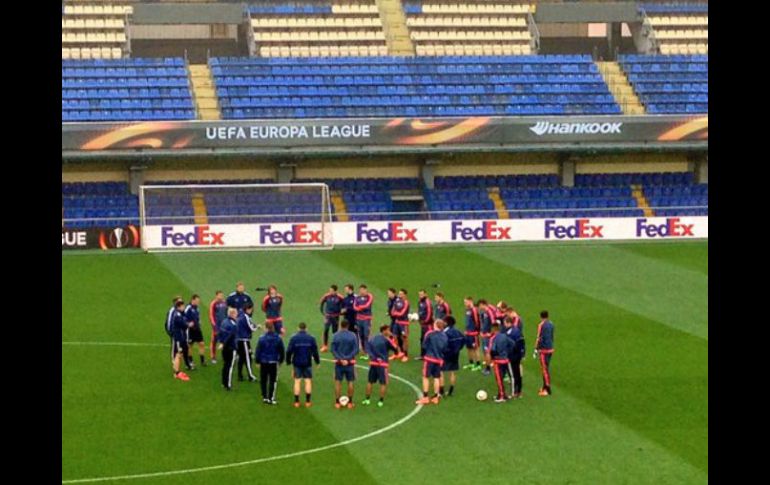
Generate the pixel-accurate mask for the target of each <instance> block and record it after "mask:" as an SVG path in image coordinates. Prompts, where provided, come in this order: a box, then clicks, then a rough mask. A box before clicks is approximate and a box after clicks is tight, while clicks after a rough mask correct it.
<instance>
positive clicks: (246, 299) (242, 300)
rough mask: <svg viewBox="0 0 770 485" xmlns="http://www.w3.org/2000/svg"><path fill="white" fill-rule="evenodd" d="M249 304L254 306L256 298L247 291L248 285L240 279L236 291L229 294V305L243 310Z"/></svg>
mask: <svg viewBox="0 0 770 485" xmlns="http://www.w3.org/2000/svg"><path fill="white" fill-rule="evenodd" d="M247 304H250V305H251V306H254V300H252V299H251V296H250V295H249V294H248V293H246V287H245V286H244V285H243V283H242V282H240V281H239V282H238V283H237V284H236V285H235V291H234V292H232V293H230V294H229V295H227V306H229V307H232V308H235V309H236V310H243V309H244V308H245V307H246V305H247Z"/></svg>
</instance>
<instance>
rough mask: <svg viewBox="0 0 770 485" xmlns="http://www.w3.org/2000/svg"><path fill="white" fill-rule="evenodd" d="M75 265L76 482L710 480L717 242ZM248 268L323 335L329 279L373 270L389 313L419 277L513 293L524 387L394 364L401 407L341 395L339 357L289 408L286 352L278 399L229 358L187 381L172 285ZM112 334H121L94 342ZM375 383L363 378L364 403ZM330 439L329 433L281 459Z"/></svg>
mask: <svg viewBox="0 0 770 485" xmlns="http://www.w3.org/2000/svg"><path fill="white" fill-rule="evenodd" d="M62 270H63V275H62V300H63V305H62V341H63V342H62V478H63V480H64V481H65V482H66V481H70V480H73V481H74V480H78V479H85V478H98V477H115V476H130V475H137V474H140V475H141V474H151V475H150V476H146V477H140V478H134V479H133V480H131V481H132V482H138V483H153V484H161V483H162V484H166V483H185V484H207V483H276V484H278V483H284V484H285V483H324V484H325V483H329V484H332V483H334V484H338V483H342V482H344V483H347V484H359V485H363V484H369V483H408V484H412V483H419V484H423V485H424V484H434V483H435V484H438V483H443V484H446V483H484V484H508V483H581V484H583V483H585V484H595V483H612V484H616V483H634V484H636V483H706V482H707V481H708V243H707V242H679V243H675V242H661V243H613V244H610V243H599V244H580V243H576V244H557V243H551V244H512V245H484V246H468V247H461V246H452V247H448V246H447V247H431V248H416V247H412V248H396V247H383V248H365V249H364V248H356V249H339V248H338V249H334V250H333V251H312V252H311V251H308V252H301V251H285V252H239V253H235V252H220V253H216V252H212V253H196V254H180V253H175V254H161V255H155V254H151V255H148V254H143V253H119V252H111V253H93V252H89V253H74V252H72V253H66V254H65V253H63V254H62ZM237 280H244V281H245V282H246V283H247V288H253V287H255V286H257V285H266V284H268V283H275V284H276V285H278V287H279V289H280V291H281V292H282V293H283V294H284V295H285V297H286V301H285V304H284V318H285V320H286V322H287V323H288V325H289V329H288V330H289V331H291V332H293V331H294V328H295V326H296V323H297V322H299V321H301V320H304V321H306V322H308V324H309V325H310V330H311V332H312V333H313V334H315V335H316V336H319V337H320V334H321V329H322V320H321V316H320V314H319V312H318V305H317V302H318V298H319V297H320V296H321V294H322V293H323V292H324V291H325V290H326V288H327V287H328V285H329V284H330V283H337V284H339V285H340V286H342V285H343V284H345V283H348V282H352V283H354V284H356V285H357V284H360V283H366V284H368V285H369V288H370V290H371V291H373V292H374V294H375V303H374V305H375V307H374V314H375V317H378V318H379V320H375V322H378V323H379V322H384V321H385V319H384V314H385V308H386V307H385V290H386V289H387V288H388V287H390V286H395V287H402V286H403V287H406V288H407V289H409V291H410V300H411V301H412V303H413V308H415V304H416V299H417V297H416V293H417V290H418V289H420V288H421V287H424V286H428V285H429V284H431V283H433V282H440V283H441V289H442V290H443V291H444V292H445V293H446V294H447V297H448V301H449V302H450V304H451V305H452V308H453V310H454V311H455V313H458V312H459V311H460V310H461V307H462V298H463V296H465V295H467V294H470V295H472V296H473V297H475V298H479V297H485V298H487V299H488V300H493V301H497V300H500V299H504V300H506V301H508V302H511V303H513V304H514V305H515V306H516V307H517V309H518V310H519V313H520V314H521V315H522V317H523V319H524V322H525V337H526V341H527V359H526V362H525V367H524V399H522V400H518V401H511V402H507V403H505V404H494V403H493V402H491V400H488V401H486V402H483V403H482V402H478V401H476V400H475V398H474V394H475V392H476V391H477V390H478V389H486V390H487V391H488V392H490V394H494V388H495V387H494V378H492V377H484V376H482V375H481V374H480V373H478V372H473V373H471V372H469V371H461V372H460V375H459V377H458V388H457V391H456V395H455V396H454V397H452V398H448V399H446V400H445V401H444V402H442V403H441V404H440V405H439V406H426V407H424V408H422V409H417V408H415V405H414V400H415V391H414V389H413V388H412V387H410V386H409V385H408V384H406V383H404V382H401V381H398V380H395V379H394V380H392V381H391V385H390V389H389V397H388V399H387V400H386V406H385V407H384V408H381V409H380V408H377V407H376V406H370V407H362V406H358V407H357V408H356V409H354V410H352V411H350V410H343V411H340V410H336V409H334V408H333V406H332V403H333V398H332V378H331V375H332V365H333V364H331V363H329V362H323V363H322V364H321V367H320V369H319V370H318V371H316V378H315V382H314V384H315V389H314V393H313V398H314V399H313V400H314V403H315V406H314V407H313V408H310V409H305V408H300V409H294V408H293V407H291V406H290V402H291V388H290V382H289V381H290V379H289V370H288V369H286V368H282V370H281V371H280V373H279V387H278V401H279V406H274V407H268V406H264V405H263V404H262V403H261V398H260V397H259V385H258V384H257V383H254V384H250V383H248V382H245V383H238V382H235V389H234V391H233V392H231V393H225V392H224V391H223V390H222V389H221V387H220V383H219V372H220V366H221V363H220V364H217V365H216V366H210V367H206V368H198V370H196V371H194V372H192V373H190V376H191V381H190V382H187V383H184V382H181V381H178V380H174V379H172V377H171V371H170V363H169V348H168V340H167V337H166V335H165V333H164V331H163V329H162V322H163V319H164V316H165V312H166V310H167V309H168V307H169V304H170V299H171V297H172V296H173V295H175V294H183V295H185V298H187V297H189V295H190V294H191V293H192V292H197V293H200V294H201V295H202V296H203V301H204V303H203V305H202V306H206V305H207V304H208V302H209V301H210V299H211V297H212V296H213V293H214V291H215V290H216V289H223V290H225V291H226V292H230V291H232V290H233V288H234V284H235V282H236V281H237ZM251 293H252V296H254V292H253V291H252V292H251ZM544 308H545V309H548V310H549V311H550V312H551V317H552V320H553V322H554V324H555V326H556V349H557V350H556V353H555V355H554V357H553V362H552V379H553V390H554V395H553V396H552V397H550V398H540V397H538V396H537V390H538V388H539V387H540V383H541V380H540V375H539V369H538V366H537V362H536V361H535V360H533V359H532V357H531V349H532V345H533V343H534V340H535V335H536V331H537V323H538V316H537V315H538V312H539V311H540V310H542V309H544ZM204 310H205V308H204ZM415 311H416V310H415ZM202 313H203V312H202ZM458 323H459V324H460V325H462V320H461V319H460V322H458ZM204 328H205V327H204ZM412 332H413V333H412V335H414V334H415V332H416V333H419V329H418V328H416V327H413V328H412ZM204 334H205V336H206V339H207V341H208V338H209V334H208V333H206V332H204ZM94 342H97V343H98V342H102V343H113V344H116V345H93V344H85V343H94ZM117 344H120V345H117ZM124 344H146V345H124ZM417 349H418V346H417V342H416V341H415V339H414V338H412V342H411V352H412V354H416V353H417V351H418V350H417ZM194 355H196V361H197V350H196V351H195V352H194ZM325 356H326V357H328V356H329V354H325ZM465 361H466V358H465V352H464V351H463V354H462V355H461V364H462V363H465ZM420 370H421V366H420V363H419V362H414V361H413V362H409V363H406V364H402V363H400V362H398V363H393V364H392V365H391V373H392V374H395V375H398V376H400V377H402V378H404V379H405V380H406V381H409V382H411V383H414V384H416V385H418V386H419V385H420ZM362 376H363V372H359V379H361V377H362ZM363 387H364V380H363V379H361V380H359V381H358V383H357V386H356V393H357V395H356V401H359V400H360V399H361V398H362V397H363ZM395 423H398V424H397V425H396V426H393V425H394V424H395ZM389 426H390V428H388V427H389ZM367 435H371V436H367ZM358 437H364V438H362V439H359V440H357V441H353V442H351V443H349V444H344V445H338V446H334V445H335V444H338V443H341V442H345V441H347V440H354V439H355V438H358ZM316 448H325V449H322V450H320V451H315V452H310V453H306V454H303V455H300V456H293V457H288V458H281V455H285V454H291V453H294V452H299V451H311V450H314V449H316ZM210 467H214V468H210ZM198 468H206V469H205V470H199V471H191V470H194V469H198ZM172 472H173V473H172ZM176 472H180V473H176ZM156 473H157V474H156ZM152 474H156V475H152Z"/></svg>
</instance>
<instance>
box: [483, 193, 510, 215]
mask: <svg viewBox="0 0 770 485" xmlns="http://www.w3.org/2000/svg"><path fill="white" fill-rule="evenodd" d="M488 192H489V200H491V201H492V203H493V204H495V210H496V211H497V218H498V219H509V218H510V215H509V214H508V208H507V207H505V202H504V201H503V199H502V197H500V187H490V188H489V189H488Z"/></svg>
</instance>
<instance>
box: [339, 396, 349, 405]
mask: <svg viewBox="0 0 770 485" xmlns="http://www.w3.org/2000/svg"><path fill="white" fill-rule="evenodd" d="M349 402H350V398H348V397H347V396H341V397H340V404H341V405H343V406H347V405H348V403H349Z"/></svg>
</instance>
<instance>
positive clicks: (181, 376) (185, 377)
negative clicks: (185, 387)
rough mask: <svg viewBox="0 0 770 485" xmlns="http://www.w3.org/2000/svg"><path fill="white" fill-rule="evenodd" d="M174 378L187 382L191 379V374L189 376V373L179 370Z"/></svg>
mask: <svg viewBox="0 0 770 485" xmlns="http://www.w3.org/2000/svg"><path fill="white" fill-rule="evenodd" d="M174 379H179V380H180V381H185V382H187V381H189V380H190V376H188V375H187V374H185V373H184V372H179V373H178V374H175V375H174Z"/></svg>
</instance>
